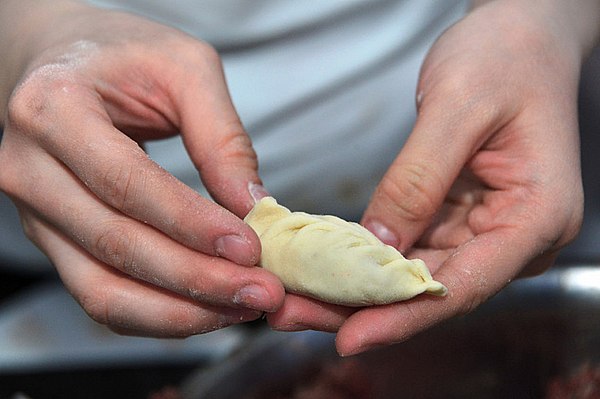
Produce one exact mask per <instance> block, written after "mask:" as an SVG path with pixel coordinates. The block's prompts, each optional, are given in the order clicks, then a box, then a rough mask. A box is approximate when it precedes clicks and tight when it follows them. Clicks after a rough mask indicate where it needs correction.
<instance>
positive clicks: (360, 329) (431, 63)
mask: <svg viewBox="0 0 600 399" xmlns="http://www.w3.org/2000/svg"><path fill="white" fill-rule="evenodd" d="M563 3H564V2H563ZM544 4H545V6H546V7H545V8H544V7H538V6H539V5H538V4H537V3H536V6H534V5H531V4H529V2H523V1H512V0H503V1H500V0H498V1H494V2H490V3H489V4H486V5H484V6H481V7H478V8H476V9H474V10H473V11H472V12H471V13H470V14H469V15H467V16H466V17H465V18H464V19H463V20H462V21H460V22H459V23H457V24H456V25H455V26H453V27H452V28H450V29H449V30H448V31H447V32H446V33H445V34H444V35H442V36H441V37H440V39H439V40H438V41H437V42H436V43H435V45H434V46H433V47H432V49H431V51H430V53H429V55H428V56H427V58H426V60H425V63H424V65H423V68H422V71H421V76H420V82H419V89H418V90H419V94H418V96H417V98H418V107H419V109H418V118H417V122H416V124H415V128H414V130H413V132H412V133H411V135H410V137H409V139H408V141H407V143H406V145H405V147H404V148H403V150H402V151H401V153H400V154H399V156H398V157H397V159H396V160H395V161H394V163H393V164H392V166H391V167H390V169H389V170H388V172H387V174H386V175H385V176H384V178H383V180H382V181H381V183H380V185H379V187H378V189H377V190H376V192H375V194H374V196H373V198H372V201H371V203H370V205H369V207H368V209H367V210H366V212H365V214H364V217H363V220H362V223H363V224H364V225H365V226H367V227H368V228H370V229H371V230H372V231H373V232H374V233H375V234H377V235H379V237H380V238H381V239H382V240H384V241H385V242H386V243H388V244H390V245H394V246H396V247H398V248H399V249H400V250H401V251H402V252H404V253H406V255H407V257H408V258H415V257H419V258H422V259H423V260H425V262H426V263H427V265H428V266H429V268H430V269H431V271H432V273H434V278H435V279H436V280H439V281H440V282H442V283H443V284H445V285H446V286H447V287H448V289H449V294H448V296H446V297H443V298H438V297H432V296H428V295H421V296H418V297H416V298H413V299H412V300H409V301H406V302H401V303H395V304H391V305H386V306H377V307H369V308H363V309H351V308H344V307H340V306H334V305H329V304H324V303H321V302H319V301H316V300H312V299H308V298H303V297H300V296H296V295H287V296H286V300H285V303H284V305H283V307H282V308H281V309H280V310H279V311H278V312H276V313H274V314H271V315H269V316H268V320H269V322H270V324H271V325H272V327H273V328H275V329H279V330H287V331H290V330H300V329H309V328H310V329H318V330H325V331H337V341H336V344H337V349H338V352H339V353H340V354H342V355H350V354H355V353H359V352H362V351H365V350H368V349H370V348H372V347H374V346H378V345H387V344H391V343H394V342H400V341H403V340H406V339H408V338H409V337H411V336H412V335H414V334H416V333H418V332H420V331H422V330H424V329H426V328H428V327H431V326H433V325H434V324H436V323H438V322H441V321H443V320H445V319H448V318H450V317H453V316H455V315H459V314H464V313H467V312H470V311H471V310H473V309H475V308H476V307H477V306H478V305H479V304H481V303H482V302H484V301H485V300H486V299H488V298H489V297H490V296H492V295H494V294H495V293H496V292H498V291H499V290H500V289H502V288H503V287H504V286H505V285H506V284H508V283H509V282H510V281H511V280H512V279H514V278H516V277H518V276H520V275H523V274H532V273H539V272H541V271H543V270H545V269H546V268H548V267H549V266H550V265H551V264H552V263H553V261H554V259H555V257H556V255H557V252H558V250H559V249H560V248H562V247H563V246H564V245H566V244H567V243H568V242H570V241H571V240H572V239H573V238H574V237H575V236H576V234H577V232H578V230H579V227H580V224H581V220H582V215H583V189H582V183H581V172H580V165H579V138H578V122H577V108H576V103H577V101H576V100H577V89H578V79H579V69H580V66H581V62H582V59H583V52H584V50H583V45H582V43H581V40H580V39H581V37H580V36H578V35H577V34H579V33H580V32H579V31H577V29H574V28H573V29H572V30H570V29H569V28H572V27H570V26H569V25H568V24H566V22H565V21H564V20H562V21H560V22H565V24H561V23H559V22H557V21H559V20H560V19H559V18H554V17H556V15H562V14H561V13H562V12H563V11H565V10H564V9H563V8H561V7H564V5H560V2H553V1H548V2H546V3H544ZM550 4H551V5H550ZM570 7H577V6H576V5H574V4H573V5H571V6H570ZM555 14H556V15H555ZM567 14H568V13H566V12H565V15H567ZM567 19H568V18H567ZM575 31H577V34H575Z"/></svg>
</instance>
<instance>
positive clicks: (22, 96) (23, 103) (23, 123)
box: [7, 81, 47, 133]
mask: <svg viewBox="0 0 600 399" xmlns="http://www.w3.org/2000/svg"><path fill="white" fill-rule="evenodd" d="M40 92H42V93H43V90H42V88H41V87H40V84H38V83H37V82H31V81H29V82H27V83H24V84H21V85H20V86H19V87H18V88H17V89H15V91H14V92H13V93H12V94H11V96H10V98H9V100H8V105H7V123H8V124H10V125H11V126H13V127H14V128H16V129H18V130H20V131H22V132H23V133H27V132H31V131H33V130H34V126H33V125H34V121H36V120H37V119H38V118H39V116H40V115H42V114H43V113H44V110H45V109H46V104H47V103H46V101H45V98H44V96H43V95H42V96H40V94H39V93H40Z"/></svg>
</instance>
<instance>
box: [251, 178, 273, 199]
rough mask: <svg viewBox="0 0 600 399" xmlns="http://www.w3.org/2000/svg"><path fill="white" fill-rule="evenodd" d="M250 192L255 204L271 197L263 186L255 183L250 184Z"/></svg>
mask: <svg viewBox="0 0 600 399" xmlns="http://www.w3.org/2000/svg"><path fill="white" fill-rule="evenodd" d="M248 192H249V193H250V196H251V197H252V199H253V200H254V202H255V203H256V202H258V201H260V200H261V199H263V198H265V197H268V196H269V192H268V191H267V189H266V188H264V186H263V185H262V184H258V183H253V182H249V183H248Z"/></svg>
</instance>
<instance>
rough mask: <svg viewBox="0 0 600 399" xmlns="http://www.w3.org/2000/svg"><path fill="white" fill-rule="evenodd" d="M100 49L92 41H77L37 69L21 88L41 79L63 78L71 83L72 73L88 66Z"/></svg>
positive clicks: (22, 83)
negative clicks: (33, 80) (32, 80)
mask: <svg viewBox="0 0 600 399" xmlns="http://www.w3.org/2000/svg"><path fill="white" fill-rule="evenodd" d="M98 48H99V46H98V44H97V43H95V42H92V41H90V40H79V41H76V42H75V43H73V44H71V45H70V46H69V47H68V50H67V51H66V52H64V53H62V54H58V55H56V56H55V57H54V59H53V61H52V62H50V63H47V64H42V65H38V66H37V67H35V68H34V69H33V70H32V72H31V73H30V74H29V75H28V76H27V78H25V80H24V81H22V82H21V83H20V84H19V86H22V85H24V84H26V83H27V82H28V81H30V80H31V79H33V78H39V77H42V78H44V77H46V78H52V79H56V78H62V79H66V80H67V81H69V80H71V79H70V78H69V77H70V75H71V74H72V72H73V71H75V70H77V69H78V68H81V67H82V66H84V65H86V63H87V62H88V61H89V60H90V58H92V56H93V55H94V54H95V53H96V52H97V51H98Z"/></svg>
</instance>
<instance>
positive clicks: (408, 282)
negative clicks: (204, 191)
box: [244, 197, 447, 306]
mask: <svg viewBox="0 0 600 399" xmlns="http://www.w3.org/2000/svg"><path fill="white" fill-rule="evenodd" d="M244 220H245V221H246V223H248V224H249V225H250V226H251V227H252V228H253V229H254V231H255V232H256V233H257V235H258V236H259V238H260V241H261V245H262V253H261V259H260V266H262V267H263V268H265V269H267V270H269V271H271V272H273V273H274V274H275V275H276V276H278V277H279V279H280V280H281V281H282V283H283V285H284V287H285V288H286V290H287V291H288V292H294V293H297V294H301V295H305V296H309V297H313V298H316V299H319V300H322V301H324V302H329V303H334V304H339V305H346V306H369V305H383V304H388V303H393V302H398V301H402V300H407V299H410V298H412V297H414V296H416V295H419V294H421V293H429V294H433V295H439V296H443V295H445V294H446V293H447V289H446V287H445V286H444V285H443V284H441V283H440V282H438V281H435V280H433V278H432V276H431V273H430V272H429V270H428V269H427V266H426V265H425V263H424V262H423V261H422V260H420V259H413V260H408V259H406V258H404V256H402V254H400V252H398V251H397V250H396V249H394V248H393V247H391V246H388V245H385V244H384V243H382V242H381V241H379V239H377V237H375V235H373V234H372V233H371V232H370V231H368V230H367V229H365V228H364V227H363V226H361V225H359V224H357V223H352V222H347V221H345V220H343V219H340V218H338V217H336V216H329V215H311V214H308V213H304V212H291V211H290V210H288V209H287V208H285V207H283V206H281V205H279V204H277V201H276V200H275V199H274V198H272V197H266V198H263V199H261V200H260V201H258V202H257V203H256V205H255V206H254V208H253V209H252V211H250V213H249V214H248V215H247V216H246V218H245V219H244Z"/></svg>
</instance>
